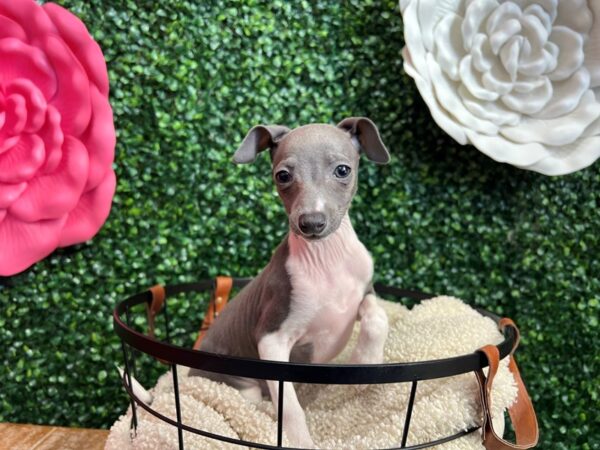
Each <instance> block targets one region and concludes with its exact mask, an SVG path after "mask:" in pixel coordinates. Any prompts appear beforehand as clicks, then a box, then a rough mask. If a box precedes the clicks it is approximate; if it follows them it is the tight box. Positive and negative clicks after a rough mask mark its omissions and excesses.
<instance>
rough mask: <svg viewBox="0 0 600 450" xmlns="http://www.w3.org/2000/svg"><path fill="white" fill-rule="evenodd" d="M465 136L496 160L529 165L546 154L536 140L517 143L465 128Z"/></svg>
mask: <svg viewBox="0 0 600 450" xmlns="http://www.w3.org/2000/svg"><path fill="white" fill-rule="evenodd" d="M466 133H467V137H468V138H469V140H470V141H471V142H472V143H473V145H475V146H476V147H477V148H478V149H479V150H481V151H482V152H483V153H485V154H486V155H488V156H489V157H490V158H493V159H495V160H496V161H498V162H508V163H510V164H514V165H517V166H529V165H532V164H535V163H536V162H537V161H539V160H540V159H542V158H544V157H546V156H547V155H548V150H547V149H546V147H544V146H543V145H541V144H538V143H537V142H535V143H531V144H517V143H515V142H512V141H509V140H508V139H505V138H502V137H501V136H486V135H483V134H479V133H476V132H474V131H472V130H466Z"/></svg>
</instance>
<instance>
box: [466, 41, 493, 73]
mask: <svg viewBox="0 0 600 450" xmlns="http://www.w3.org/2000/svg"><path fill="white" fill-rule="evenodd" d="M471 56H472V57H473V66H474V67H475V68H476V69H477V70H478V71H479V72H487V71H488V70H490V69H491V68H492V66H493V65H494V63H495V61H496V57H495V56H494V54H493V53H492V47H491V46H490V41H489V39H488V37H487V36H486V35H485V34H483V33H478V34H476V35H475V37H474V38H473V46H472V47H471Z"/></svg>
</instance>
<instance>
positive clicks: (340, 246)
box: [288, 213, 362, 269]
mask: <svg viewBox="0 0 600 450" xmlns="http://www.w3.org/2000/svg"><path fill="white" fill-rule="evenodd" d="M361 245H362V244H361V243H360V241H359V240H358V237H357V236H356V232H355V231H354V228H353V227H352V223H351V222H350V217H349V216H348V213H346V214H345V215H344V217H343V219H342V222H341V223H340V226H339V227H338V229H337V230H335V231H334V232H333V233H331V234H330V235H329V236H327V237H325V238H323V239H319V240H316V241H312V240H308V239H304V238H303V237H302V236H298V235H297V234H295V233H294V232H292V231H291V230H290V232H289V234H288V246H289V251H290V256H292V257H293V258H294V259H297V260H298V261H301V262H302V263H303V265H304V266H305V267H306V268H307V269H310V268H313V269H319V268H326V267H332V266H335V264H336V263H339V262H340V261H341V260H342V259H345V258H348V257H349V256H350V255H352V253H353V251H354V250H355V249H356V248H357V246H361Z"/></svg>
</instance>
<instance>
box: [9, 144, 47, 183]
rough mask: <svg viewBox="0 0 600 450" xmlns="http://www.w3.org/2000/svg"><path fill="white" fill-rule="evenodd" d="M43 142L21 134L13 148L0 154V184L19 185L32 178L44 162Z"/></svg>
mask: <svg viewBox="0 0 600 450" xmlns="http://www.w3.org/2000/svg"><path fill="white" fill-rule="evenodd" d="M45 154H46V153H45V151H44V141H42V139H41V138H40V137H39V136H36V135H35V134H23V135H21V138H20V139H19V140H18V141H17V143H16V144H15V145H14V147H12V148H10V149H9V150H6V151H5V152H4V153H1V154H0V182H4V183H20V182H21V181H26V180H29V179H30V178H32V177H33V176H34V175H35V174H36V172H37V170H38V169H39V167H40V166H41V165H42V164H43V162H44V156H45Z"/></svg>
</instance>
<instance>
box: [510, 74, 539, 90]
mask: <svg viewBox="0 0 600 450" xmlns="http://www.w3.org/2000/svg"><path fill="white" fill-rule="evenodd" d="M542 84H544V77H527V76H524V75H521V76H520V77H519V78H518V79H517V80H516V81H515V83H514V86H513V90H515V91H517V92H522V93H527V92H531V91H533V90H534V89H535V88H537V87H540V86H541V85H542Z"/></svg>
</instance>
